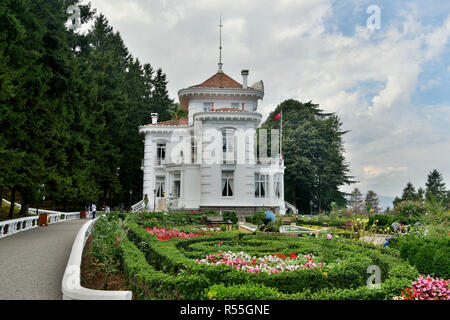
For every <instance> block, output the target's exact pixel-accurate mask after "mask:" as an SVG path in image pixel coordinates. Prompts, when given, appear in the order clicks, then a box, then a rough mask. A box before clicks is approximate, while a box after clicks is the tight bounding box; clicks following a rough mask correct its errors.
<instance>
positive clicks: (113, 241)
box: [89, 216, 125, 290]
mask: <svg viewBox="0 0 450 320" xmlns="http://www.w3.org/2000/svg"><path fill="white" fill-rule="evenodd" d="M124 236H125V234H124V231H123V230H122V228H121V226H120V225H119V223H118V222H117V221H108V218H107V217H105V216H101V217H100V218H99V219H98V220H97V222H96V223H95V226H94V231H93V233H92V242H91V251H90V253H89V254H90V255H91V256H92V257H93V260H94V263H95V264H96V265H97V267H98V268H99V269H100V270H101V272H102V275H103V279H104V287H105V288H104V289H105V290H107V283H108V279H109V277H110V276H111V275H113V274H116V273H117V272H118V270H119V264H118V261H120V260H121V248H120V243H121V242H122V240H123V238H124Z"/></svg>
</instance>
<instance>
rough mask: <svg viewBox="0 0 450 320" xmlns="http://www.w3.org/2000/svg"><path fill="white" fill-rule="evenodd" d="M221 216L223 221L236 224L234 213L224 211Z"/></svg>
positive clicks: (236, 218) (236, 219)
mask: <svg viewBox="0 0 450 320" xmlns="http://www.w3.org/2000/svg"><path fill="white" fill-rule="evenodd" d="M222 216H223V220H225V221H228V220H230V221H231V222H233V223H237V222H238V217H237V215H236V212H234V211H231V212H230V211H226V212H224V213H223V214H222Z"/></svg>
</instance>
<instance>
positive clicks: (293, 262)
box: [195, 251, 322, 274]
mask: <svg viewBox="0 0 450 320" xmlns="http://www.w3.org/2000/svg"><path fill="white" fill-rule="evenodd" d="M195 262H197V263H203V264H207V265H221V264H225V265H228V266H230V267H231V268H235V269H237V270H243V271H246V272H250V273H260V272H266V273H268V274H272V273H282V272H293V271H295V270H297V269H302V268H308V269H312V268H322V263H317V262H315V261H314V255H312V254H307V255H304V256H299V255H297V254H296V253H295V252H290V253H289V254H282V253H275V254H273V255H266V256H264V257H252V256H250V255H249V254H247V253H245V252H242V251H241V252H239V253H233V252H231V251H229V252H225V253H222V252H218V253H217V254H212V255H206V257H205V259H195Z"/></svg>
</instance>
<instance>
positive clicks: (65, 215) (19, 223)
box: [0, 199, 80, 238]
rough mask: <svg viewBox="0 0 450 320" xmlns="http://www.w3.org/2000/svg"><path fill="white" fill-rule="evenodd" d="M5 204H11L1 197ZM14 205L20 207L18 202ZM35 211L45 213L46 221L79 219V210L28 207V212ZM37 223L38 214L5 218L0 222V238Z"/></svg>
mask: <svg viewBox="0 0 450 320" xmlns="http://www.w3.org/2000/svg"><path fill="white" fill-rule="evenodd" d="M2 200H3V201H4V202H6V203H7V204H9V205H11V202H9V201H8V200H5V199H2ZM14 206H15V207H18V208H21V207H22V205H21V204H19V203H15V204H14ZM36 211H38V212H39V213H47V214H48V215H49V216H48V223H49V224H53V223H58V222H62V221H69V220H74V219H80V212H59V211H52V210H45V209H39V210H37V209H36V208H29V209H28V213H30V214H36ZM38 225H39V216H38V215H36V216H32V217H24V218H18V219H12V220H6V221H2V222H0V238H3V237H6V236H9V235H12V234H14V233H18V232H21V231H26V230H30V229H33V228H36V227H37V226H38Z"/></svg>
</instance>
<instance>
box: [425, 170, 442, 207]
mask: <svg viewBox="0 0 450 320" xmlns="http://www.w3.org/2000/svg"><path fill="white" fill-rule="evenodd" d="M425 187H426V196H427V199H429V198H430V194H433V195H435V196H436V197H437V200H438V201H440V200H441V199H442V198H445V197H446V193H447V191H446V189H445V183H444V178H443V177H442V174H441V173H440V172H439V171H437V170H436V169H434V170H433V171H431V172H430V173H429V174H428V177H427V182H426V183H425Z"/></svg>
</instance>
